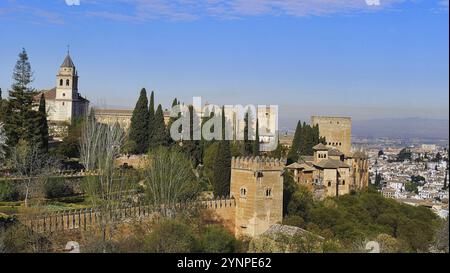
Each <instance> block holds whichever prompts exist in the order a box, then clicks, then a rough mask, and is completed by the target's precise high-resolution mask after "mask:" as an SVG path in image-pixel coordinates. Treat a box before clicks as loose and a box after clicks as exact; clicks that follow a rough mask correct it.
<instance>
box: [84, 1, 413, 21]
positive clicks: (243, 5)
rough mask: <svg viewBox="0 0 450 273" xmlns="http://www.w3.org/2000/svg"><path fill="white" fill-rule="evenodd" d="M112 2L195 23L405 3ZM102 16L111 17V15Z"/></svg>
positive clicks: (143, 14)
mask: <svg viewBox="0 0 450 273" xmlns="http://www.w3.org/2000/svg"><path fill="white" fill-rule="evenodd" d="M89 2H90V1H88V3H89ZM102 2H103V1H101V0H96V1H95V3H96V5H97V6H99V5H102ZM109 2H117V3H120V4H123V5H124V6H126V7H127V8H128V9H127V10H128V11H127V12H128V13H127V15H131V16H133V17H134V18H135V19H138V20H144V21H145V20H152V19H155V18H167V19H174V20H195V19H197V18H202V17H217V18H222V19H228V18H243V17H248V16H262V15H279V16H281V15H289V16H320V15H326V14H333V13H343V12H360V11H369V10H380V9H383V8H388V7H390V6H392V5H393V4H396V3H401V2H404V0H381V5H379V6H373V5H372V6H371V5H368V4H367V2H366V0H127V1H125V0H113V1H109ZM118 14H123V12H122V13H115V15H118ZM98 15H100V16H103V15H106V17H110V14H102V13H100V14H98ZM118 18H120V17H118Z"/></svg>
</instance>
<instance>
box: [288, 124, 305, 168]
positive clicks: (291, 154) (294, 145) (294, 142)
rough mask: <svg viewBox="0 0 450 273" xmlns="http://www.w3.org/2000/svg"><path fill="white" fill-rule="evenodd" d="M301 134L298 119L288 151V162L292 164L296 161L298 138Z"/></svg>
mask: <svg viewBox="0 0 450 273" xmlns="http://www.w3.org/2000/svg"><path fill="white" fill-rule="evenodd" d="M301 134H302V122H301V121H298V123H297V128H296V129H295V134H294V139H293V140H292V146H291V150H289V153H288V160H287V161H288V164H292V163H294V162H297V160H298V156H299V154H298V152H299V148H300V138H301Z"/></svg>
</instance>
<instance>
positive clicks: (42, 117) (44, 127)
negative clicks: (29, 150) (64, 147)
mask: <svg viewBox="0 0 450 273" xmlns="http://www.w3.org/2000/svg"><path fill="white" fill-rule="evenodd" d="M36 126H37V133H38V135H37V139H36V141H37V143H38V147H40V148H41V150H42V151H43V152H45V153H46V152H48V124H47V112H46V107H45V97H44V94H41V98H40V100H39V110H38V112H37V113H36Z"/></svg>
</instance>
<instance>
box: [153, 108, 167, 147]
mask: <svg viewBox="0 0 450 273" xmlns="http://www.w3.org/2000/svg"><path fill="white" fill-rule="evenodd" d="M166 140H167V139H166V125H165V124H164V112H163V110H162V106H161V104H160V105H158V109H156V112H155V116H154V118H153V135H152V139H151V141H150V149H154V148H156V147H159V146H163V145H167V141H166Z"/></svg>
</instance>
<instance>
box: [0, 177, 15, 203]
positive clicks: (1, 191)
mask: <svg viewBox="0 0 450 273" xmlns="http://www.w3.org/2000/svg"><path fill="white" fill-rule="evenodd" d="M19 198H20V194H19V190H18V189H17V187H16V186H15V184H14V182H12V181H0V201H4V202H5V201H18V200H19Z"/></svg>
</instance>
